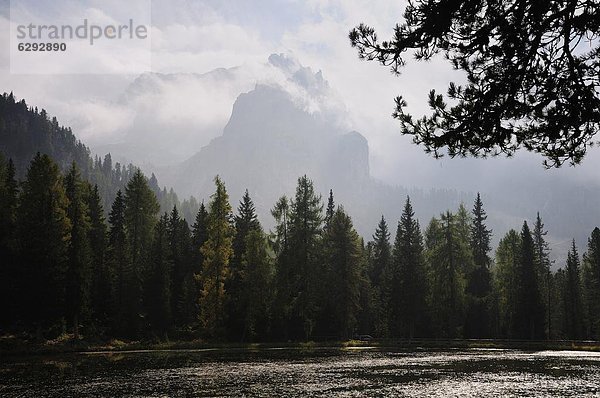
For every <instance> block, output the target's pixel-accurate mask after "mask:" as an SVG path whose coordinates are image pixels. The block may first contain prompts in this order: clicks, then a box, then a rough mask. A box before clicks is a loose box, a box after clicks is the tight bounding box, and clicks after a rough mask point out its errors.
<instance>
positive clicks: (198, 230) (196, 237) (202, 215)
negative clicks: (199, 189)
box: [192, 202, 208, 274]
mask: <svg viewBox="0 0 600 398" xmlns="http://www.w3.org/2000/svg"><path fill="white" fill-rule="evenodd" d="M207 240H208V212H207V211H206V207H205V206H204V202H202V203H201V204H200V208H199V209H198V213H197V214H196V220H195V222H194V225H192V269H193V271H194V273H196V274H199V273H200V272H201V271H202V263H203V262H204V256H203V255H202V252H201V251H200V248H201V247H202V245H203V244H204V242H206V241H207Z"/></svg>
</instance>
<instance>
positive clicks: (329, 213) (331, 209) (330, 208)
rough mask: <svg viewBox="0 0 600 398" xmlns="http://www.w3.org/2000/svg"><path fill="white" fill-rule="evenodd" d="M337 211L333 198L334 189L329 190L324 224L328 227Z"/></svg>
mask: <svg viewBox="0 0 600 398" xmlns="http://www.w3.org/2000/svg"><path fill="white" fill-rule="evenodd" d="M334 213H335V202H334V200H333V189H330V190H329V198H328V199H327V207H326V208H325V219H324V220H323V221H324V226H325V228H327V227H328V226H329V222H330V221H331V218H332V217H333V214H334Z"/></svg>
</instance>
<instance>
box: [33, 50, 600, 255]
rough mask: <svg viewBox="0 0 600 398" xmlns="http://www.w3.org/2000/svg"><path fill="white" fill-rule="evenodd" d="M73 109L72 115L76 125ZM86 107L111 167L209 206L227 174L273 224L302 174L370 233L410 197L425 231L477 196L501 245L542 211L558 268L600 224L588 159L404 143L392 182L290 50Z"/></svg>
mask: <svg viewBox="0 0 600 398" xmlns="http://www.w3.org/2000/svg"><path fill="white" fill-rule="evenodd" d="M39 105H44V104H39ZM85 109H88V108H85ZM80 111H81V109H79V110H77V112H80ZM77 112H76V111H75V110H74V112H73V115H75V116H71V118H69V117H66V118H65V119H67V120H75V125H77V121H78V120H80V119H81V117H80V116H77V115H78V113H77ZM88 113H89V120H88V121H89V123H91V124H92V125H94V126H99V127H98V130H97V131H96V130H94V131H96V132H94V133H90V131H92V130H89V127H85V128H84V130H85V132H86V133H85V134H80V130H78V129H77V128H75V129H74V133H75V135H76V136H77V137H80V138H81V136H83V137H84V138H83V141H84V142H85V144H86V145H89V146H90V148H91V150H92V153H95V154H98V155H100V156H101V157H103V156H104V155H105V154H106V153H111V155H112V159H113V161H114V162H117V161H119V162H121V164H127V163H129V162H133V163H134V164H135V165H137V166H140V167H141V168H142V169H143V170H144V171H145V173H146V174H147V175H148V176H151V174H152V173H155V174H156V176H157V177H158V180H159V181H160V183H161V186H162V185H163V184H164V185H166V186H173V187H174V189H175V192H176V193H177V195H179V197H180V198H183V197H188V196H189V195H194V196H195V197H197V198H199V199H200V200H202V199H204V200H205V201H206V200H207V199H208V197H209V195H210V194H212V192H213V190H214V186H213V183H212V180H213V178H214V176H215V175H217V174H219V175H220V176H221V177H222V178H223V180H224V181H225V183H226V184H227V188H228V190H229V192H230V194H231V201H232V203H233V205H234V207H235V206H237V202H238V200H239V199H240V198H241V196H242V193H243V191H244V190H245V189H246V188H247V189H248V190H249V191H250V194H251V195H252V197H253V199H254V200H255V202H256V205H257V210H258V212H259V215H260V217H261V221H262V222H263V223H264V225H265V226H266V227H267V228H269V227H271V226H272V222H273V220H272V217H271V215H270V211H269V210H270V208H271V207H272V206H273V204H274V203H275V201H276V200H277V198H278V197H279V196H281V195H283V194H287V195H293V193H294V189H295V185H296V181H297V178H298V177H299V176H301V175H304V174H306V175H307V176H308V177H309V178H311V179H313V180H314V181H315V186H316V188H317V189H318V190H319V191H320V192H321V194H323V196H324V199H326V198H325V196H326V195H327V194H328V192H329V190H330V189H333V191H334V195H335V200H336V203H338V204H342V205H344V207H345V208H346V210H347V211H348V212H349V213H350V214H351V215H352V217H353V220H354V223H355V225H356V227H357V229H358V231H359V232H360V233H361V235H362V236H363V237H364V238H365V239H366V240H369V239H370V238H371V235H372V234H373V231H374V229H375V226H376V224H377V222H378V220H379V218H380V217H381V215H382V214H383V215H385V217H386V219H387V220H388V222H389V223H390V225H391V226H392V228H391V229H392V233H394V232H395V231H394V230H395V227H394V225H395V223H396V221H397V220H398V219H399V217H400V213H401V209H402V204H403V202H404V200H405V198H406V195H410V196H411V199H412V201H413V204H414V208H415V212H416V215H417V217H418V218H419V219H420V222H421V226H422V227H423V228H424V227H425V226H426V224H427V222H428V221H429V219H430V218H431V217H432V216H437V215H439V214H440V213H441V212H443V211H445V210H446V209H450V210H455V209H456V208H457V206H458V205H459V204H460V203H461V202H464V203H465V205H466V206H467V208H469V209H470V208H471V206H472V202H473V199H474V197H475V195H476V193H477V192H478V191H479V192H481V194H482V197H483V200H484V205H485V208H486V210H487V212H488V216H489V218H488V222H489V225H490V227H491V228H493V230H494V234H493V237H494V240H493V242H494V244H495V243H497V242H498V240H499V239H500V238H501V237H502V236H503V235H504V234H505V233H506V232H507V231H508V230H509V229H510V228H515V229H519V228H520V226H521V224H522V222H523V220H524V219H527V220H532V219H534V218H535V215H536V212H538V211H539V212H540V213H541V216H542V218H543V220H544V222H545V224H546V228H547V229H548V231H549V235H548V240H549V241H550V243H551V245H552V247H551V248H552V250H553V255H554V257H555V258H557V259H558V261H557V263H556V266H562V265H563V264H562V259H563V258H564V256H565V253H566V251H567V249H568V245H569V242H570V240H571V239H572V238H575V239H576V241H577V244H578V245H579V246H580V247H582V246H584V245H585V244H586V241H587V237H588V236H589V233H590V232H591V230H592V229H593V228H594V227H595V226H596V224H597V221H598V220H599V219H600V208H599V207H598V206H597V204H598V203H600V183H599V181H598V178H597V177H594V175H593V173H589V171H585V170H586V165H585V164H584V166H583V168H577V169H575V170H573V169H563V170H544V169H543V168H542V167H541V166H540V161H539V160H538V159H536V158H534V157H530V156H528V154H519V155H518V156H517V159H513V160H507V159H488V160H480V159H452V160H450V159H444V160H442V161H434V160H432V159H426V160H427V161H418V159H417V160H413V157H412V156H414V154H409V153H405V151H404V150H403V149H402V148H400V147H399V148H398V149H397V155H396V156H397V158H398V160H399V162H400V164H402V165H403V166H402V167H401V168H400V169H399V171H396V170H394V171H393V174H394V176H395V177H394V179H393V180H391V179H389V178H387V179H386V180H385V181H383V180H380V179H378V178H377V177H378V175H377V174H375V176H374V173H373V167H372V166H371V162H373V160H374V159H377V156H378V154H377V153H376V154H373V153H372V152H373V151H372V150H371V151H370V148H369V142H368V139H367V137H372V135H373V131H372V130H373V129H377V128H378V127H377V126H373V127H372V129H370V128H369V127H368V126H367V127H366V128H365V126H364V123H363V124H361V125H362V126H363V128H362V129H360V130H358V129H357V127H356V124H355V123H353V117H352V116H356V115H349V112H348V111H347V109H346V107H345V105H344V102H343V100H342V99H341V98H340V97H339V95H338V94H337V92H336V90H335V87H331V86H330V84H329V83H328V81H327V80H326V77H325V76H323V73H321V71H315V70H313V69H311V68H310V67H306V66H303V65H302V64H301V63H300V62H299V61H298V60H297V59H295V58H293V57H291V56H287V55H282V54H273V55H271V56H270V57H269V58H268V60H267V62H265V63H262V64H259V65H256V64H252V65H250V64H244V65H241V66H239V67H234V68H227V69H225V68H219V69H215V70H213V71H210V72H208V73H203V74H196V73H171V74H161V73H145V74H143V75H140V76H138V77H137V78H135V79H134V80H133V81H131V83H130V84H129V85H128V86H127V87H126V89H125V90H124V91H123V92H122V94H121V95H120V96H119V97H118V98H117V99H115V101H114V102H110V103H97V104H95V106H94V107H92V108H89V109H88ZM388 117H389V116H388ZM60 119H61V121H62V119H63V117H61V118H60ZM86 120H87V119H86ZM92 122H93V123H92ZM106 126H108V127H106ZM115 126H117V127H115ZM357 130H358V131H357ZM40 142H43V141H40ZM371 149H372V148H371ZM33 153H35V151H34V152H33ZM26 161H29V159H27V160H23V162H26ZM394 167H396V166H394ZM588 169H589V167H588ZM582 170H583V171H582Z"/></svg>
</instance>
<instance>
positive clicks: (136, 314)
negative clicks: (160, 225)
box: [124, 169, 160, 335]
mask: <svg viewBox="0 0 600 398" xmlns="http://www.w3.org/2000/svg"><path fill="white" fill-rule="evenodd" d="M159 209H160V206H159V204H158V201H157V200H156V196H155V194H154V192H152V190H151V189H150V186H149V185H148V180H147V179H146V177H144V175H143V174H142V172H141V171H140V170H139V169H138V170H136V171H135V172H134V174H133V177H132V178H131V180H130V181H129V183H128V184H127V186H126V188H125V213H124V219H125V232H126V234H127V243H128V250H129V256H128V258H129V261H130V262H131V268H130V272H129V273H128V274H129V275H127V291H126V293H127V299H126V302H125V309H126V313H127V327H126V329H127V330H128V333H130V334H132V335H135V334H137V333H138V332H139V331H140V328H141V326H142V325H141V322H142V319H143V315H144V310H145V309H144V303H143V300H144V291H143V287H144V282H145V281H144V278H145V277H147V275H148V274H147V272H146V271H147V269H146V268H147V265H148V263H149V261H148V260H149V257H150V256H149V254H150V247H151V245H152V235H153V232H154V225H155V224H156V221H157V220H156V215H157V213H158V211H159Z"/></svg>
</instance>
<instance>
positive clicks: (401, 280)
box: [391, 197, 428, 338]
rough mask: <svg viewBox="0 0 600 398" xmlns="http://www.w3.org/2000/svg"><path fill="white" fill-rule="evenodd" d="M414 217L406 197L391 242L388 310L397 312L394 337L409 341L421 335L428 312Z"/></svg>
mask: <svg viewBox="0 0 600 398" xmlns="http://www.w3.org/2000/svg"><path fill="white" fill-rule="evenodd" d="M414 216H415V213H414V211H413V208H412V205H411V203H410V198H409V197H407V198H406V203H405V205H404V210H403V212H402V216H401V217H400V222H399V223H398V230H397V232H396V239H395V242H394V267H393V269H394V271H393V272H394V277H393V280H394V284H393V290H392V300H393V301H392V303H391V306H392V308H395V309H396V311H394V312H395V314H396V317H394V318H395V319H394V318H392V324H393V325H394V326H395V330H396V333H395V334H397V335H400V336H402V337H408V338H413V337H414V336H415V335H417V334H418V335H421V336H422V335H424V333H425V328H426V318H427V312H428V309H427V303H426V300H427V279H426V278H427V274H426V272H427V271H426V268H425V256H424V252H423V250H424V248H423V236H422V235H421V228H420V226H419V222H418V221H417V220H416V219H415V218H414Z"/></svg>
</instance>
